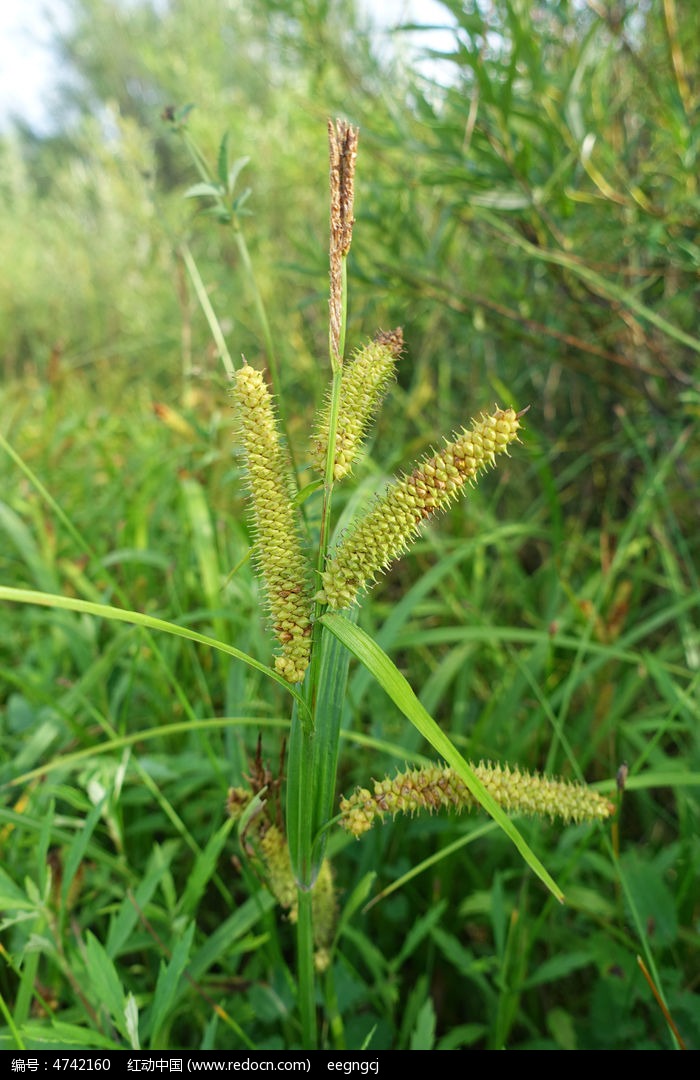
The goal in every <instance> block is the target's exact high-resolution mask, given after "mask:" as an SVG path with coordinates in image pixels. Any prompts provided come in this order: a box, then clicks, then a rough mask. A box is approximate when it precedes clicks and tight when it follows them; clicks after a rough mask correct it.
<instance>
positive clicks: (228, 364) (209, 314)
mask: <svg viewBox="0 0 700 1080" xmlns="http://www.w3.org/2000/svg"><path fill="white" fill-rule="evenodd" d="M180 252H181V254H182V259H183V262H184V264H185V266H186V267H187V273H188V274H189V275H190V281H191V282H192V284H193V285H194V291H195V292H196V293H197V299H198V300H199V304H200V307H201V309H202V311H203V312H204V317H205V319H206V320H207V322H208V324H209V331H210V333H211V336H212V337H213V339H214V343H215V344H216V348H217V349H218V352H219V356H220V358H221V363H222V364H223V365H224V369H225V371H226V374H227V375H228V376H230V378H233V376H234V373H235V369H234V366H233V360H232V359H231V354H230V352H229V351H228V346H227V345H226V339H225V338H224V335H223V331H222V329H221V325H220V323H219V320H218V318H217V316H216V312H215V311H214V308H213V307H212V306H211V303H210V301H209V297H208V296H207V290H206V288H205V287H204V282H203V281H202V276H201V274H200V273H199V270H198V269H197V264H196V262H195V261H194V259H193V258H192V253H191V252H190V249H189V247H188V246H187V244H185V243H183V244H181V245H180Z"/></svg>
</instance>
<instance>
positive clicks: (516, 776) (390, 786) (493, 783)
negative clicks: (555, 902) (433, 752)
mask: <svg viewBox="0 0 700 1080" xmlns="http://www.w3.org/2000/svg"><path fill="white" fill-rule="evenodd" d="M470 767H471V769H472V771H473V772H474V773H475V775H476V776H477V777H478V778H479V780H481V782H482V784H483V785H484V787H485V788H486V790H487V791H488V792H489V794H490V795H493V797H494V799H495V800H496V802H497V803H498V804H499V806H501V807H503V809H504V810H505V811H507V812H508V813H510V814H526V815H528V816H531V817H532V816H539V817H549V818H550V819H551V820H552V821H553V820H554V819H555V818H560V819H561V820H562V821H564V822H570V821H574V822H577V823H578V822H581V821H603V820H605V818H607V817H609V816H610V815H611V814H612V813H614V811H615V807H614V806H613V804H612V803H611V802H609V801H608V800H607V799H604V798H603V797H602V795H598V793H597V792H595V791H591V789H590V788H587V787H586V786H585V785H584V784H572V783H569V782H568V781H567V780H557V779H552V778H550V777H547V776H540V775H538V774H537V773H532V774H530V773H527V772H521V771H520V770H519V769H509V768H508V766H507V765H505V766H502V765H492V764H491V763H488V764H484V763H483V762H480V764H479V765H471V766H470ZM477 805H478V804H477V802H476V800H475V799H474V796H473V795H472V794H471V792H470V791H469V789H468V788H467V787H466V786H465V784H464V783H463V782H462V780H461V779H460V778H459V776H457V774H456V773H455V771H454V770H453V769H451V768H450V767H449V766H448V765H428V766H426V767H424V768H420V769H410V770H408V771H407V772H404V773H398V774H397V775H396V776H394V777H393V778H391V777H385V778H384V780H375V781H374V790H373V791H372V792H370V791H368V789H367V788H356V790H355V791H354V793H353V794H352V795H351V796H350V798H349V799H346V798H342V799H341V800H340V811H341V814H342V817H341V821H340V823H341V825H342V826H343V828H344V829H346V830H347V831H348V832H349V833H352V835H353V836H355V837H359V836H361V835H362V834H363V833H365V832H367V830H368V829H371V828H372V825H373V824H374V822H375V820H376V819H377V818H379V819H380V821H381V820H383V819H384V815H385V814H391V815H392V816H395V815H396V814H399V813H403V814H406V813H408V814H415V813H417V812H419V811H425V810H427V811H428V812H429V813H431V814H432V813H433V811H434V810H439V809H441V808H446V809H448V810H456V811H457V812H458V813H461V811H462V810H465V809H466V810H472V809H474V808H475V807H476V806H477Z"/></svg>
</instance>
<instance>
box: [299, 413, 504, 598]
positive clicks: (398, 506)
mask: <svg viewBox="0 0 700 1080" xmlns="http://www.w3.org/2000/svg"><path fill="white" fill-rule="evenodd" d="M520 415H522V414H518V413H516V412H515V410H514V409H499V408H496V411H495V412H494V413H492V414H491V415H490V416H484V415H482V416H481V418H480V419H479V420H473V421H472V425H471V428H469V429H467V428H463V429H462V431H461V432H460V434H459V435H458V436H457V438H455V439H454V440H453V441H452V442H450V443H447V445H446V446H445V447H443V449H442V450H440V451H437V452H436V453H434V454H433V455H432V456H431V457H428V458H426V459H425V460H424V461H421V462H420V463H419V464H418V465H416V467H415V468H414V469H413V471H412V472H411V473H409V475H408V476H403V477H400V478H399V479H397V480H394V481H393V483H391V484H390V485H389V487H388V488H387V490H386V492H385V493H384V495H383V496H382V497H381V498H380V499H378V500H377V501H376V503H375V504H374V506H373V507H371V508H370V510H369V511H368V512H367V513H366V514H365V515H364V516H363V517H362V518H360V520H359V521H358V522H357V524H356V525H355V526H353V527H351V529H350V530H349V532H348V533H347V534H346V536H345V537H344V538H343V540H342V541H341V543H340V544H339V545H338V546H337V547H336V548H335V549H334V551H332V552H331V554H330V556H329V559H328V562H327V564H326V569H325V571H324V572H323V574H322V584H323V587H322V589H321V590H320V592H319V593H318V594H317V599H318V600H319V601H320V602H321V603H325V604H328V605H329V606H330V607H334V608H342V607H347V606H349V605H350V604H352V603H353V602H354V601H355V599H356V597H357V593H358V592H359V591H360V590H361V589H363V588H366V587H367V585H368V583H371V582H373V581H374V580H375V579H376V576H377V574H378V573H380V572H381V571H382V570H385V569H386V568H387V567H388V566H390V564H391V563H392V562H393V561H394V559H396V558H397V557H398V556H399V555H401V554H402V552H404V551H406V549H407V548H408V546H409V544H410V543H411V542H412V541H413V540H415V539H416V537H417V536H418V534H419V531H420V525H421V523H422V522H423V521H424V520H425V519H426V518H428V517H430V516H431V515H432V514H434V513H435V512H436V511H437V510H441V509H445V508H447V507H448V506H449V505H450V503H451V502H452V501H453V499H455V498H456V497H457V496H458V495H459V494H461V493H462V491H463V490H464V488H465V486H466V484H467V483H472V482H473V481H474V480H475V479H476V477H477V475H478V474H479V472H480V471H481V470H483V469H485V468H486V467H487V466H489V465H493V464H494V462H495V460H496V455H497V454H502V453H507V450H508V446H509V444H510V443H511V442H513V441H514V440H515V439H517V437H518V430H519V428H520V421H519V416H520Z"/></svg>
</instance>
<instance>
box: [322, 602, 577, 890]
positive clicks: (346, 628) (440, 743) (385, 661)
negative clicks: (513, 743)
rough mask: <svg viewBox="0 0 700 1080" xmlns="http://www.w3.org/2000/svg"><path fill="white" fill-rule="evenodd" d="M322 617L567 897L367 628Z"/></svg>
mask: <svg viewBox="0 0 700 1080" xmlns="http://www.w3.org/2000/svg"><path fill="white" fill-rule="evenodd" d="M321 621H322V622H323V624H324V625H325V626H327V627H328V629H329V630H330V631H331V633H333V634H335V636H336V637H337V638H338V640H339V641H342V643H343V644H344V645H345V646H346V648H348V649H349V650H350V652H351V653H352V654H353V655H354V656H355V657H357V659H358V660H359V661H360V662H361V663H362V664H364V665H365V667H366V668H367V669H368V670H369V671H371V672H372V674H373V675H374V677H375V679H376V680H377V682H378V683H379V685H380V686H381V687H382V689H383V690H384V691H385V693H386V694H387V695H388V696H389V697H390V698H391V700H392V701H393V702H394V704H395V705H396V706H397V707H398V708H399V709H400V710H401V712H402V713H403V714H404V716H406V717H407V718H408V719H409V720H410V721H411V723H412V724H413V725H414V727H416V728H417V730H418V731H419V732H420V733H421V735H422V736H423V738H424V739H427V740H428V742H429V743H430V744H431V745H432V746H433V747H434V748H435V749H436V750H437V752H438V754H440V756H441V757H442V758H444V760H445V761H446V762H447V764H448V765H451V766H452V768H453V769H454V770H455V772H456V773H457V774H458V776H459V777H460V778H461V779H462V780H463V782H464V783H465V785H466V786H467V788H468V789H469V791H470V792H471V794H472V795H473V796H474V798H475V799H476V800H477V801H478V802H480V803H481V805H482V806H483V808H484V810H486V811H487V813H489V814H490V815H491V817H492V818H493V819H494V821H495V822H496V824H497V825H499V826H500V827H501V829H503V831H504V833H505V834H506V836H508V837H509V839H510V840H512V842H513V843H514V844H515V846H516V848H517V849H518V851H519V852H520V854H521V855H522V857H523V859H524V860H525V862H526V863H527V864H528V866H529V867H530V869H531V870H532V871H533V873H535V874H537V876H538V877H539V879H540V880H541V881H542V882H543V883H544V884H545V885H546V886H547V888H548V889H549V890H550V892H551V893H552V894H553V895H554V896H555V897H556V898H557V900H559V901H563V899H564V894H563V893H562V891H561V889H560V888H559V886H558V885H557V884H556V882H555V881H554V880H553V879H552V877H551V876H550V875H549V874H548V873H547V871H546V870H545V868H544V866H543V865H542V863H541V862H540V860H539V859H538V858H537V856H536V855H535V853H534V852H533V851H532V850H531V849H530V847H529V846H528V845H527V844H526V842H525V840H524V839H523V837H522V836H521V834H520V832H519V831H518V829H516V827H515V825H514V824H513V822H512V821H511V820H510V818H508V817H507V816H506V814H505V813H504V812H503V810H501V808H500V806H499V805H498V803H497V802H496V801H495V799H494V798H493V797H492V796H491V795H489V793H488V791H486V789H485V787H484V785H483V784H482V783H481V781H480V780H478V779H477V777H476V776H475V775H474V773H473V772H472V770H471V769H470V768H469V765H468V764H467V762H466V761H465V760H464V758H463V757H462V755H461V754H460V753H459V751H458V750H457V748H456V747H455V746H454V745H453V743H452V742H451V741H450V739H448V737H447V736H446V735H445V733H444V732H443V731H442V729H441V728H440V727H438V725H437V724H436V722H435V721H434V720H433V718H432V716H431V715H430V713H428V712H427V710H426V709H425V708H424V707H423V705H421V703H420V701H419V700H418V698H417V697H416V695H415V694H414V692H413V690H412V689H411V687H410V685H409V683H408V682H407V680H406V679H405V678H404V676H403V675H402V674H401V672H400V671H399V670H398V668H397V667H396V665H395V664H394V663H393V662H392V661H391V660H390V659H389V657H388V656H387V655H386V653H385V652H384V651H383V650H382V649H381V648H380V647H379V646H378V645H377V643H376V642H375V641H373V640H372V638H371V637H370V636H369V635H368V634H366V633H365V632H364V630H361V629H360V628H359V627H357V626H353V624H352V623H351V622H350V621H349V620H348V619H346V618H344V617H343V616H342V615H336V614H333V613H330V612H329V613H326V614H325V615H324V616H322V619H321Z"/></svg>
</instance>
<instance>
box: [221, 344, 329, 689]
mask: <svg viewBox="0 0 700 1080" xmlns="http://www.w3.org/2000/svg"><path fill="white" fill-rule="evenodd" d="M234 393H235V397H236V401H237V404H238V412H239V417H240V425H241V440H242V443H243V448H244V451H245V456H246V463H247V467H248V481H249V484H250V494H251V500H252V505H253V516H254V523H255V532H256V558H257V563H258V568H259V570H260V574H261V577H262V580H263V583H264V587H265V592H266V595H267V601H268V605H269V608H270V614H271V616H272V624H273V630H274V633H275V635H276V637H277V640H278V641H279V642H280V643H281V645H282V655H281V656H277V657H276V658H275V667H276V669H277V671H278V672H279V673H280V674H281V675H283V676H284V678H285V679H287V680H288V682H291V683H297V682H301V680H302V679H303V678H304V672H305V671H306V668H307V666H308V663H309V657H310V652H311V612H312V598H311V593H310V588H309V574H308V570H307V563H306V560H305V558H304V554H303V551H302V544H301V533H300V529H299V521H298V516H297V513H296V510H295V508H294V504H293V501H292V497H291V490H290V488H291V481H290V474H291V468H290V463H289V457H288V455H287V453H286V452H285V449H284V447H283V446H282V443H281V440H280V436H279V432H278V428H277V419H276V416H275V411H274V407H273V401H272V395H271V394H270V391H269V390H268V388H267V383H266V382H265V380H264V378H263V376H262V374H261V372H259V371H257V370H256V369H255V368H253V367H251V366H250V365H249V364H246V363H244V364H243V366H242V367H241V368H239V370H238V371H237V372H236V377H235V387H234Z"/></svg>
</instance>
